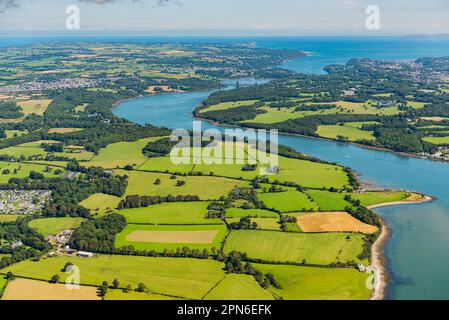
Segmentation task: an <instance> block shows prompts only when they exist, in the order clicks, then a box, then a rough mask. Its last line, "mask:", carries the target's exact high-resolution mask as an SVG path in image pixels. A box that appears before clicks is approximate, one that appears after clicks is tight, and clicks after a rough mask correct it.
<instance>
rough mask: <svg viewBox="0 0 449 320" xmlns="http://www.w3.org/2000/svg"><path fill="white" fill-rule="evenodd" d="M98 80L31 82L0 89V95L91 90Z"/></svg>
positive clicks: (78, 79) (79, 79)
mask: <svg viewBox="0 0 449 320" xmlns="http://www.w3.org/2000/svg"><path fill="white" fill-rule="evenodd" d="M97 83H98V80H93V79H83V78H77V79H60V80H58V81H52V82H47V81H31V82H25V83H20V84H13V85H9V86H4V87H0V93H7V94H11V93H18V92H36V91H39V92H41V91H45V90H58V89H71V88H92V87H94V86H96V85H97Z"/></svg>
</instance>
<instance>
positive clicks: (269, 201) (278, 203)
mask: <svg viewBox="0 0 449 320" xmlns="http://www.w3.org/2000/svg"><path fill="white" fill-rule="evenodd" d="M257 197H258V198H259V199H260V200H261V201H262V202H263V203H264V204H265V205H266V206H267V207H268V208H270V209H276V210H280V211H281V212H295V211H317V210H318V207H317V205H316V204H315V203H313V202H312V201H310V200H309V198H307V195H305V194H304V193H302V192H299V191H296V190H292V189H289V191H286V192H273V193H259V194H258V196H257Z"/></svg>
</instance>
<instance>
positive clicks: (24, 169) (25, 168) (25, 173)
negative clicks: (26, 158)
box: [0, 161, 62, 183]
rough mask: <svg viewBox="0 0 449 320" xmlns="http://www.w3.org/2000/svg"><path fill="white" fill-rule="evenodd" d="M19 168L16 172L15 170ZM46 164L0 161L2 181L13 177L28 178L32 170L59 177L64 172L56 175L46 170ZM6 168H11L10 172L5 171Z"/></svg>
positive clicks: (0, 178)
mask: <svg viewBox="0 0 449 320" xmlns="http://www.w3.org/2000/svg"><path fill="white" fill-rule="evenodd" d="M16 169H17V170H18V171H17V173H16V174H14V170H16ZM44 169H45V166H42V165H38V164H32V163H17V162H5V161H0V183H7V182H8V181H9V179H11V178H27V177H29V175H30V172H31V171H35V172H40V173H42V174H43V175H44V176H46V177H58V176H61V175H62V174H59V175H55V174H54V170H53V171H52V172H44ZM4 170H9V173H3V172H4Z"/></svg>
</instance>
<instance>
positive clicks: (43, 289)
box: [2, 279, 101, 300]
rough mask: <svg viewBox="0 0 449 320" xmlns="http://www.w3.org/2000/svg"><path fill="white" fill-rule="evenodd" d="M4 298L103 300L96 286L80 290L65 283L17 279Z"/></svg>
mask: <svg viewBox="0 0 449 320" xmlns="http://www.w3.org/2000/svg"><path fill="white" fill-rule="evenodd" d="M2 300H101V298H100V297H99V296H98V294H97V288H95V287H86V286H80V288H79V289H78V290H70V289H67V287H66V285H65V284H50V283H48V282H44V281H36V280H28V279H16V280H14V281H11V282H10V283H8V286H7V287H6V289H5V292H4V294H3V297H2Z"/></svg>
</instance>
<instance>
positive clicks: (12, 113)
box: [0, 101, 24, 119]
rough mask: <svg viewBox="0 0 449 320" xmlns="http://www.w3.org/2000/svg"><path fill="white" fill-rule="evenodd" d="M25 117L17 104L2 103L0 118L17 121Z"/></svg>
mask: <svg viewBox="0 0 449 320" xmlns="http://www.w3.org/2000/svg"><path fill="white" fill-rule="evenodd" d="M23 116H24V114H23V112H22V109H21V108H20V107H19V106H18V105H17V104H16V103H15V102H9V101H7V102H6V101H0V118H2V119H17V118H20V117H23Z"/></svg>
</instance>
